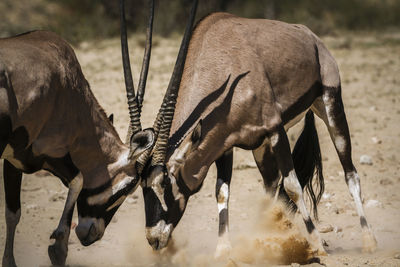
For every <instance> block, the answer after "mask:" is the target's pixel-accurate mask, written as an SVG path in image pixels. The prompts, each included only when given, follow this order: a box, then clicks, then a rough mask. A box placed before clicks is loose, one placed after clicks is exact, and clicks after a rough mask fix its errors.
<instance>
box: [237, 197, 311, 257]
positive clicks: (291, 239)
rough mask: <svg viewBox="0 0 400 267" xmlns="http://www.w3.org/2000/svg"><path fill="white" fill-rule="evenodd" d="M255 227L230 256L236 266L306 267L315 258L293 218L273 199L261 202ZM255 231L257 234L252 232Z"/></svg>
mask: <svg viewBox="0 0 400 267" xmlns="http://www.w3.org/2000/svg"><path fill="white" fill-rule="evenodd" d="M259 214H260V216H259V218H258V219H257V220H256V225H255V227H253V228H252V230H251V231H250V232H248V233H246V235H245V236H241V237H239V238H238V241H237V242H235V245H234V247H233V249H232V252H231V259H232V260H233V261H234V262H243V263H246V264H255V265H259V264H260V265H261V264H290V263H294V262H296V263H300V264H304V263H307V262H309V261H310V260H311V259H312V258H313V253H312V249H311V247H310V244H309V243H308V241H307V240H306V238H305V237H304V236H303V234H302V232H301V231H300V229H299V228H297V226H296V225H295V224H293V223H292V220H291V219H292V217H293V216H292V215H290V214H289V212H288V211H287V210H286V208H285V207H284V204H283V203H281V202H279V201H278V202H276V203H274V201H273V200H272V198H271V197H268V199H265V200H263V201H261V205H260V211H259ZM253 229H254V230H253Z"/></svg>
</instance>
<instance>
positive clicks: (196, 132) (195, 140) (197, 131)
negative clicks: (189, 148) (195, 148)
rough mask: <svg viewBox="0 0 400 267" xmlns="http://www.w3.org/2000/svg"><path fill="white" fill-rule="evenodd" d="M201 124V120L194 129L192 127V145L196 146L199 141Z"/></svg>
mask: <svg viewBox="0 0 400 267" xmlns="http://www.w3.org/2000/svg"><path fill="white" fill-rule="evenodd" d="M202 123H203V120H200V121H199V122H198V123H197V125H196V127H194V129H193V132H192V137H191V140H192V143H193V144H197V143H199V141H200V140H201V125H202Z"/></svg>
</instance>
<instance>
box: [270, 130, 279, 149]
mask: <svg viewBox="0 0 400 267" xmlns="http://www.w3.org/2000/svg"><path fill="white" fill-rule="evenodd" d="M270 139H271V146H273V147H274V146H276V145H277V144H278V142H279V134H278V133H274V134H273V135H272V136H271V138H270Z"/></svg>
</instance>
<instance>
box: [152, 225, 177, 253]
mask: <svg viewBox="0 0 400 267" xmlns="http://www.w3.org/2000/svg"><path fill="white" fill-rule="evenodd" d="M173 229H174V227H173V226H172V223H170V224H166V223H165V221H164V220H160V221H159V222H158V223H157V224H156V226H153V227H146V237H147V239H148V240H152V239H155V238H156V239H158V241H159V248H163V247H165V246H166V245H167V243H168V239H169V237H170V235H171V232H172V230H173Z"/></svg>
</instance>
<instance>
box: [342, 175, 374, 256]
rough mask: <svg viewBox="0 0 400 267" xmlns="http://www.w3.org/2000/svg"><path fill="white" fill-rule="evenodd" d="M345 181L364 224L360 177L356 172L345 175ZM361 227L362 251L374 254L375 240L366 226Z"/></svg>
mask: <svg viewBox="0 0 400 267" xmlns="http://www.w3.org/2000/svg"><path fill="white" fill-rule="evenodd" d="M346 180H347V184H348V186H349V191H350V194H351V196H352V197H353V199H354V202H355V203H356V209H357V213H358V216H359V217H360V220H364V221H365V223H366V218H365V214H364V208H363V205H362V201H361V188H360V177H359V176H358V174H357V172H354V171H353V172H350V173H346ZM361 226H362V231H363V233H362V238H363V251H364V252H374V251H375V250H376V248H377V241H376V238H375V236H374V234H373V232H372V230H371V228H370V226H369V225H368V224H367V225H366V226H363V225H361Z"/></svg>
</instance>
